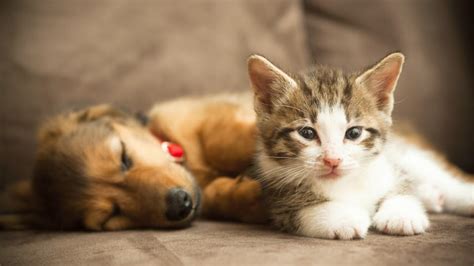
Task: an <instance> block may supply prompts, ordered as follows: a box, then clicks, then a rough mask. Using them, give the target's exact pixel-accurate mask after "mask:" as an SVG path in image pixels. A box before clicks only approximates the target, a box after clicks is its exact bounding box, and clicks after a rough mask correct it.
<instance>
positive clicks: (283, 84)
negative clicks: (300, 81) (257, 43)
mask: <svg viewBox="0 0 474 266" xmlns="http://www.w3.org/2000/svg"><path fill="white" fill-rule="evenodd" d="M247 63H248V72H249V76H250V82H251V83H252V88H253V90H254V92H255V99H256V100H257V101H256V102H258V103H260V104H261V105H262V107H263V108H264V109H265V110H267V111H269V110H271V106H272V101H273V100H275V97H278V96H280V95H282V94H283V92H284V91H286V90H289V89H292V88H296V87H297V85H296V82H295V80H294V79H292V78H291V77H290V76H288V75H287V74H286V73H285V72H283V71H282V70H281V69H279V68H278V67H276V66H275V65H273V64H272V63H271V62H270V61H268V60H267V59H265V58H264V57H263V56H260V55H252V56H250V57H249V59H248V61H247Z"/></svg>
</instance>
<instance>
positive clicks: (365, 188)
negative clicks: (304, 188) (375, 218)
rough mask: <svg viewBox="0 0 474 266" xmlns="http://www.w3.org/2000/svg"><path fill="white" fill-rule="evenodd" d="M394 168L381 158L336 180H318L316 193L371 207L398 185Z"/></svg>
mask: <svg viewBox="0 0 474 266" xmlns="http://www.w3.org/2000/svg"><path fill="white" fill-rule="evenodd" d="M395 179H396V177H395V174H394V171H393V167H392V166H391V165H390V164H389V163H388V161H387V160H386V158H385V157H383V156H380V158H378V159H377V160H376V161H374V162H372V163H371V164H370V165H368V166H366V167H364V168H361V169H359V170H358V171H357V172H354V173H352V174H350V175H347V176H343V177H340V178H338V179H335V180H318V181H317V182H316V183H315V186H314V190H315V193H322V194H323V195H324V196H325V197H326V198H328V199H330V200H336V201H345V202H349V203H354V204H358V205H363V206H367V207H370V206H372V205H374V204H375V203H376V202H377V201H379V200H380V199H381V198H382V197H384V196H385V195H386V194H387V193H388V192H389V191H390V190H392V188H393V187H394V186H395V184H396V180H395Z"/></svg>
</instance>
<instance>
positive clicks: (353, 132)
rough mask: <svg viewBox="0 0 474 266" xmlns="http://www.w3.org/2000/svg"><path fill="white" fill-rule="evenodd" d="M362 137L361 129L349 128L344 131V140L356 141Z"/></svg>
mask: <svg viewBox="0 0 474 266" xmlns="http://www.w3.org/2000/svg"><path fill="white" fill-rule="evenodd" d="M360 135H362V127H351V128H349V129H348V130H347V131H346V139H349V140H356V139H358V138H359V137H360Z"/></svg>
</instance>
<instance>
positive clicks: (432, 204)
mask: <svg viewBox="0 0 474 266" xmlns="http://www.w3.org/2000/svg"><path fill="white" fill-rule="evenodd" d="M416 194H417V196H418V198H419V199H420V200H421V202H422V203H423V205H424V206H425V208H426V210H427V211H429V212H433V213H440V212H442V211H443V209H444V195H443V194H442V193H441V191H440V190H439V189H438V188H437V187H435V186H433V185H431V184H422V185H420V186H418V187H417V189H416Z"/></svg>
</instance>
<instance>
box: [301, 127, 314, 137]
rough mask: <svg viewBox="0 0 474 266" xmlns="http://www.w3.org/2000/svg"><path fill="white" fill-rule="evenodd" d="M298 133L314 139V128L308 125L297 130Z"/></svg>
mask: <svg viewBox="0 0 474 266" xmlns="http://www.w3.org/2000/svg"><path fill="white" fill-rule="evenodd" d="M298 134H300V135H301V136H302V137H303V138H305V139H310V140H311V139H314V138H316V130H314V129H313V128H310V127H303V128H300V129H299V130H298Z"/></svg>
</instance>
